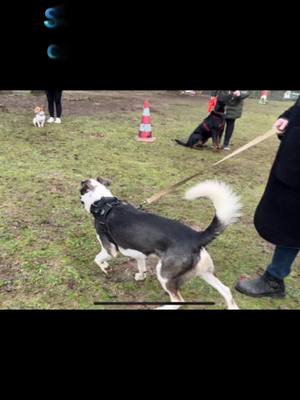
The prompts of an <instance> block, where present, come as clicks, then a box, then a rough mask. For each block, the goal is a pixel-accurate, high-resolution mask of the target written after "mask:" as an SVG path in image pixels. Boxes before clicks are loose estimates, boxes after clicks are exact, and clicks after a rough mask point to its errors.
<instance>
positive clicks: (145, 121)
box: [136, 101, 155, 143]
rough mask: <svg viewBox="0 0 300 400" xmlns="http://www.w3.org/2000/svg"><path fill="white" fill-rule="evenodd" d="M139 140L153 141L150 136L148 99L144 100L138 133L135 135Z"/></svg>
mask: <svg viewBox="0 0 300 400" xmlns="http://www.w3.org/2000/svg"><path fill="white" fill-rule="evenodd" d="M136 140H138V141H139V142H148V143H151V142H154V140H155V138H154V137H152V128H151V120H150V105H149V102H148V101H145V102H144V110H143V115H142V120H141V124H140V130H139V134H138V136H137V137H136Z"/></svg>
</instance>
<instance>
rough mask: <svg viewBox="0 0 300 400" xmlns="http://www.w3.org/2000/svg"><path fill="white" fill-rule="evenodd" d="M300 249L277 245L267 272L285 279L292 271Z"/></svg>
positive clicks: (277, 277)
mask: <svg viewBox="0 0 300 400" xmlns="http://www.w3.org/2000/svg"><path fill="white" fill-rule="evenodd" d="M298 252H299V249H295V248H291V247H283V246H276V248H275V251H274V254H273V259H272V262H271V264H270V265H269V266H268V268H267V272H268V273H269V274H270V275H271V276H273V277H274V278H276V279H284V278H285V277H287V276H288V275H289V274H290V272H291V267H292V264H293V262H294V260H295V258H296V257H297V254H298Z"/></svg>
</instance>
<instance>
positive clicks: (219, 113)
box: [212, 110, 225, 116]
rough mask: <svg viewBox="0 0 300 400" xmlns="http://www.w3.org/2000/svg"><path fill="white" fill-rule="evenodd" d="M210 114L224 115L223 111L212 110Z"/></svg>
mask: <svg viewBox="0 0 300 400" xmlns="http://www.w3.org/2000/svg"><path fill="white" fill-rule="evenodd" d="M212 113H213V114H217V115H221V116H223V115H224V114H225V111H224V112H220V111H215V110H213V111H212Z"/></svg>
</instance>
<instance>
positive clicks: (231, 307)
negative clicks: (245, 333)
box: [227, 301, 239, 310]
mask: <svg viewBox="0 0 300 400" xmlns="http://www.w3.org/2000/svg"><path fill="white" fill-rule="evenodd" d="M227 309H228V310H239V306H238V305H237V304H236V303H235V302H234V301H233V302H232V303H231V304H230V306H229V307H228V308H227Z"/></svg>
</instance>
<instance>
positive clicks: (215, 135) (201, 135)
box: [175, 95, 231, 151]
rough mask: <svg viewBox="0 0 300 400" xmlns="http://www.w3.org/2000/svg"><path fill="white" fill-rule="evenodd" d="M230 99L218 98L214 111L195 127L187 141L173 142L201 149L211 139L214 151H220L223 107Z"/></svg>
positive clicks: (228, 97)
mask: <svg viewBox="0 0 300 400" xmlns="http://www.w3.org/2000/svg"><path fill="white" fill-rule="evenodd" d="M230 98H231V95H228V96H222V97H218V100H217V104H216V107H215V109H214V110H213V111H212V112H211V113H210V114H209V115H208V117H206V118H205V119H204V120H203V121H202V122H201V124H200V125H198V126H197V128H196V129H195V130H194V132H193V133H192V134H191V135H190V137H189V139H188V141H187V142H186V143H184V142H182V141H181V140H178V139H175V142H176V143H178V144H180V145H181V146H185V147H190V148H192V149H201V148H202V147H203V145H204V144H205V143H206V142H207V141H208V139H210V138H212V142H213V148H214V150H215V151H218V150H220V142H221V137H222V133H223V130H224V126H225V106H226V104H227V102H228V101H229V99H230Z"/></svg>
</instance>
